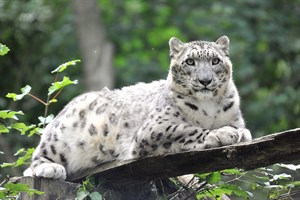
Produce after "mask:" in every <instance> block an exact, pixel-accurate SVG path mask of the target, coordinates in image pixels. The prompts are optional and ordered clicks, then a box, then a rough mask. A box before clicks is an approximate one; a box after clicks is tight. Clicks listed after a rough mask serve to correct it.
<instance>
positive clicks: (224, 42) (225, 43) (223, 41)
mask: <svg viewBox="0 0 300 200" xmlns="http://www.w3.org/2000/svg"><path fill="white" fill-rule="evenodd" d="M229 43H230V42H229V38H228V37H227V36H226V35H223V36H222V37H220V38H219V39H218V40H217V41H216V44H218V45H219V46H220V47H221V49H222V50H223V51H224V53H225V55H226V56H229Z"/></svg>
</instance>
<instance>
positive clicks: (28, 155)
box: [1, 148, 34, 168]
mask: <svg viewBox="0 0 300 200" xmlns="http://www.w3.org/2000/svg"><path fill="white" fill-rule="evenodd" d="M24 152H25V155H24V156H21V157H19V158H18V160H17V161H16V162H13V163H3V164H2V165H1V167H2V168H5V167H18V166H21V165H24V164H29V163H30V160H31V156H32V154H33V152H34V148H29V149H27V151H25V150H23V149H21V150H19V151H18V152H17V153H16V154H15V155H19V154H21V153H24Z"/></svg>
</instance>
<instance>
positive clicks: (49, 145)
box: [24, 36, 252, 180]
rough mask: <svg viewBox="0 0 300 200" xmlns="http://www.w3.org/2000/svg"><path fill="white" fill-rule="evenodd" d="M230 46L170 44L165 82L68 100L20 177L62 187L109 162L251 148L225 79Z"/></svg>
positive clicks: (229, 81) (229, 70) (229, 76)
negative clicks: (242, 144) (244, 144)
mask: <svg viewBox="0 0 300 200" xmlns="http://www.w3.org/2000/svg"><path fill="white" fill-rule="evenodd" d="M229 43H230V42H229V38H228V37H227V36H222V37H220V38H219V39H218V40H217V41H216V42H209V41H200V40H198V41H191V42H187V43H184V42H182V41H180V40H179V39H177V38H175V37H172V38H171V39H170V40H169V48H170V67H169V72H168V75H167V78H166V79H164V80H158V81H153V82H151V83H143V82H141V83H137V84H135V85H133V86H127V87H123V88H121V89H115V90H109V89H107V88H104V89H102V90H100V91H95V92H88V93H85V94H82V95H80V96H78V97H75V98H74V99H73V100H72V101H71V102H69V103H68V104H67V105H66V106H65V107H64V109H63V110H62V111H61V112H60V113H59V114H58V115H57V116H56V117H55V118H54V119H53V121H52V122H50V123H49V124H48V125H47V126H46V128H45V129H44V130H43V134H42V136H41V139H40V143H39V144H38V146H37V147H36V149H35V152H34V153H33V155H32V162H31V165H30V167H29V168H28V169H27V170H26V171H25V172H24V175H25V176H36V177H44V178H53V179H60V180H65V179H66V178H67V177H68V176H70V174H74V173H76V172H78V171H80V170H84V169H88V168H93V167H95V166H97V165H100V164H102V163H105V162H109V161H113V160H127V159H138V158H141V157H144V156H150V155H152V156H155V155H163V154H174V153H179V152H186V151H199V150H204V149H208V148H216V147H221V146H225V145H231V144H234V143H239V142H245V141H249V140H251V138H252V137H251V133H250V131H249V130H248V129H247V128H246V127H245V121H244V119H243V116H242V113H241V110H240V97H239V94H238V91H237V88H236V86H235V84H234V82H233V78H232V63H231V61H230V58H229Z"/></svg>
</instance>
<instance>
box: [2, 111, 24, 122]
mask: <svg viewBox="0 0 300 200" xmlns="http://www.w3.org/2000/svg"><path fill="white" fill-rule="evenodd" d="M16 115H24V113H23V112H22V111H11V110H0V118H2V119H15V120H18V117H17V116H16Z"/></svg>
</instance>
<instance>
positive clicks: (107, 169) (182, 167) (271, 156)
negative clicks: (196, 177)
mask: <svg viewBox="0 0 300 200" xmlns="http://www.w3.org/2000/svg"><path fill="white" fill-rule="evenodd" d="M297 159H300V128H298V129H293V130H288V131H284V132H280V133H274V134H271V135H267V136H264V137H260V138H256V139H254V140H253V141H251V142H247V143H240V144H235V145H231V146H226V147H220V148H214V149H207V150H203V151H193V152H184V153H178V154H169V155H159V156H149V157H144V158H140V159H137V160H126V161H113V162H110V163H106V164H102V165H100V166H98V167H96V168H94V169H89V170H85V171H82V172H79V173H76V174H73V175H71V176H69V177H68V180H69V181H72V182H78V181H80V180H82V179H84V178H85V177H86V176H88V175H91V174H94V175H95V176H96V177H99V178H100V179H101V180H103V181H106V182H108V183H113V184H114V185H115V184H131V183H137V182H145V181H151V180H156V179H161V178H167V177H175V176H180V175H184V174H192V173H206V172H212V171H218V170H222V169H230V168H235V167H236V168H242V169H245V170H251V169H255V168H259V167H264V166H268V165H272V164H275V163H279V162H291V161H293V160H297Z"/></svg>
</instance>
